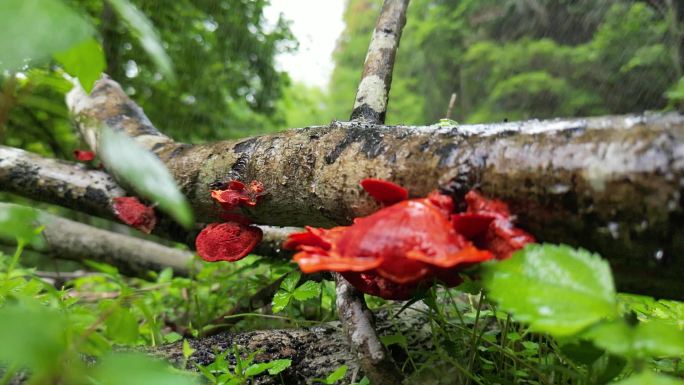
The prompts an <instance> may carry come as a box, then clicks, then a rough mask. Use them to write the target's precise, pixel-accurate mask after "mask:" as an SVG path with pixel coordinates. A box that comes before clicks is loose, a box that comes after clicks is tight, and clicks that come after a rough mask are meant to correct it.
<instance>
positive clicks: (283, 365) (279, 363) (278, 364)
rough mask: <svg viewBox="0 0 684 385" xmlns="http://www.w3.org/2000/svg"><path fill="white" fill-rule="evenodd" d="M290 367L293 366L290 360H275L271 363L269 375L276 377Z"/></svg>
mask: <svg viewBox="0 0 684 385" xmlns="http://www.w3.org/2000/svg"><path fill="white" fill-rule="evenodd" d="M290 366H292V360H291V359H289V358H282V359H279V360H273V361H271V367H270V368H269V369H268V374H270V375H272V376H275V375H276V374H278V373H280V372H282V371H283V370H285V369H287V368H289V367H290Z"/></svg>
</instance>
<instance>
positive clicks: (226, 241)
mask: <svg viewBox="0 0 684 385" xmlns="http://www.w3.org/2000/svg"><path fill="white" fill-rule="evenodd" d="M263 193H264V185H263V183H261V182H259V181H256V180H254V181H252V182H250V184H249V185H247V186H245V184H244V183H242V182H240V181H239V180H232V181H230V182H228V184H227V185H226V186H225V189H223V190H221V189H219V190H211V197H212V198H213V199H214V200H215V201H217V202H218V203H219V204H220V205H221V207H222V208H223V210H224V212H221V213H219V214H218V217H219V218H221V220H223V221H224V222H223V223H211V224H209V225H208V226H207V227H205V228H204V229H202V231H201V232H200V233H199V235H197V238H195V247H196V249H197V253H198V254H199V256H200V257H201V258H202V259H204V260H205V261H207V262H216V261H230V262H234V261H237V260H240V259H242V258H243V257H245V256H246V255H247V254H249V253H250V251H252V249H254V247H255V246H256V244H257V243H259V241H261V238H262V236H263V233H262V231H261V229H260V228H258V227H256V226H250V220H249V218H247V217H246V216H244V215H241V214H238V213H235V212H230V211H231V210H233V209H235V208H237V207H238V206H240V205H241V204H242V205H245V206H249V207H253V206H256V204H257V203H258V200H259V198H260V197H261V196H262V195H263Z"/></svg>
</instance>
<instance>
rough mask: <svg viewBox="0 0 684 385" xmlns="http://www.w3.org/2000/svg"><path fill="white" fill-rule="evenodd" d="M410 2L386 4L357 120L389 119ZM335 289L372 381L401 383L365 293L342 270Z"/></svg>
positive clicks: (368, 57)
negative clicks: (402, 36)
mask: <svg viewBox="0 0 684 385" xmlns="http://www.w3.org/2000/svg"><path fill="white" fill-rule="evenodd" d="M408 3H409V1H408V0H385V2H384V4H383V6H382V11H381V12H380V16H379V17H378V21H377V23H376V25H375V30H374V32H373V38H372V40H371V43H370V46H369V47H368V53H367V54H366V62H365V63H364V68H363V76H362V78H361V82H360V83H359V87H358V89H357V91H356V100H355V102H354V109H353V110H352V113H351V117H350V119H351V120H352V121H354V122H363V123H370V124H382V123H384V122H385V115H386V112H387V101H388V99H389V90H390V86H391V84H392V69H393V68H394V58H395V57H396V53H397V48H398V47H399V40H400V38H401V31H402V29H403V28H404V24H406V8H407V7H408ZM335 290H336V293H337V300H336V303H335V305H336V307H337V314H338V316H339V318H340V322H342V327H343V329H344V331H345V333H346V335H347V340H348V341H349V343H350V345H351V348H352V351H354V352H355V353H356V354H357V357H358V359H359V363H360V364H361V368H363V371H364V372H365V374H366V375H367V376H368V378H369V379H370V380H371V383H373V384H380V385H391V384H398V383H401V381H402V379H403V374H402V373H401V371H400V370H399V368H398V367H397V365H396V364H395V363H394V361H393V360H392V357H391V356H390V355H389V354H388V352H387V350H386V349H385V347H384V346H383V345H382V343H381V342H380V339H379V338H378V336H377V333H376V331H375V327H374V325H373V313H372V312H371V311H370V310H369V309H368V306H366V301H365V300H364V298H363V294H362V293H361V292H359V291H358V290H356V288H354V287H353V286H352V285H351V284H350V283H349V282H348V281H347V280H346V279H344V278H343V277H342V275H340V274H335Z"/></svg>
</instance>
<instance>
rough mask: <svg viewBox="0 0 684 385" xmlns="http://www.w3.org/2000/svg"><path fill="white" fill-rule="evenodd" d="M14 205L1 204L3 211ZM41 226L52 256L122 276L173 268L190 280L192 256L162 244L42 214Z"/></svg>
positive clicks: (139, 274)
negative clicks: (91, 263) (115, 271)
mask: <svg viewBox="0 0 684 385" xmlns="http://www.w3.org/2000/svg"><path fill="white" fill-rule="evenodd" d="M12 206H14V205H12V204H9V203H2V202H0V210H3V209H8V208H10V207H12ZM39 221H40V223H41V224H42V225H44V226H45V229H44V230H43V232H42V235H43V237H44V238H45V240H46V245H47V246H46V247H47V250H45V251H47V252H49V253H50V254H51V255H53V256H55V257H58V258H62V259H71V260H76V261H84V260H86V259H90V260H94V261H98V262H106V263H108V264H110V265H113V266H116V267H117V268H118V269H119V270H120V271H121V272H122V273H124V274H128V275H134V276H145V274H146V273H147V272H148V271H149V270H155V271H160V270H162V269H164V268H166V267H171V268H173V270H174V272H175V273H176V274H177V275H181V276H187V275H188V274H189V272H190V267H191V265H192V260H193V254H192V253H191V252H188V251H184V250H179V249H175V248H171V247H167V246H163V245H161V244H159V243H156V242H152V241H147V240H144V239H140V238H136V237H131V236H127V235H123V234H119V233H115V232H111V231H107V230H102V229H98V228H95V227H92V226H88V225H85V224H83V223H79V222H75V221H72V220H69V219H65V218H61V217H58V216H55V215H51V214H48V213H46V212H43V211H41V212H40V219H39Z"/></svg>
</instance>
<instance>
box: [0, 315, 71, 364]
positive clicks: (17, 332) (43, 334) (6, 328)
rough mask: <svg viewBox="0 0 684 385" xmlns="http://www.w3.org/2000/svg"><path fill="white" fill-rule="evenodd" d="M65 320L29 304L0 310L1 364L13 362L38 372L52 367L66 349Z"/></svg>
mask: <svg viewBox="0 0 684 385" xmlns="http://www.w3.org/2000/svg"><path fill="white" fill-rule="evenodd" d="M66 328H67V325H66V322H65V320H64V318H63V317H62V316H61V315H60V314H58V313H57V312H54V311H50V310H47V309H46V308H44V307H43V306H41V305H38V304H35V303H32V302H28V303H22V302H20V303H18V304H12V303H8V304H6V305H4V307H2V308H0V341H2V343H1V344H0V362H4V363H7V362H12V363H16V364H19V365H22V366H27V367H30V368H31V369H32V370H36V371H40V370H42V369H45V368H50V367H52V366H51V365H54V360H55V357H60V355H61V354H62V353H63V352H64V350H65V349H66V348H67V344H66V338H65V336H66V334H65V330H66Z"/></svg>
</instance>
